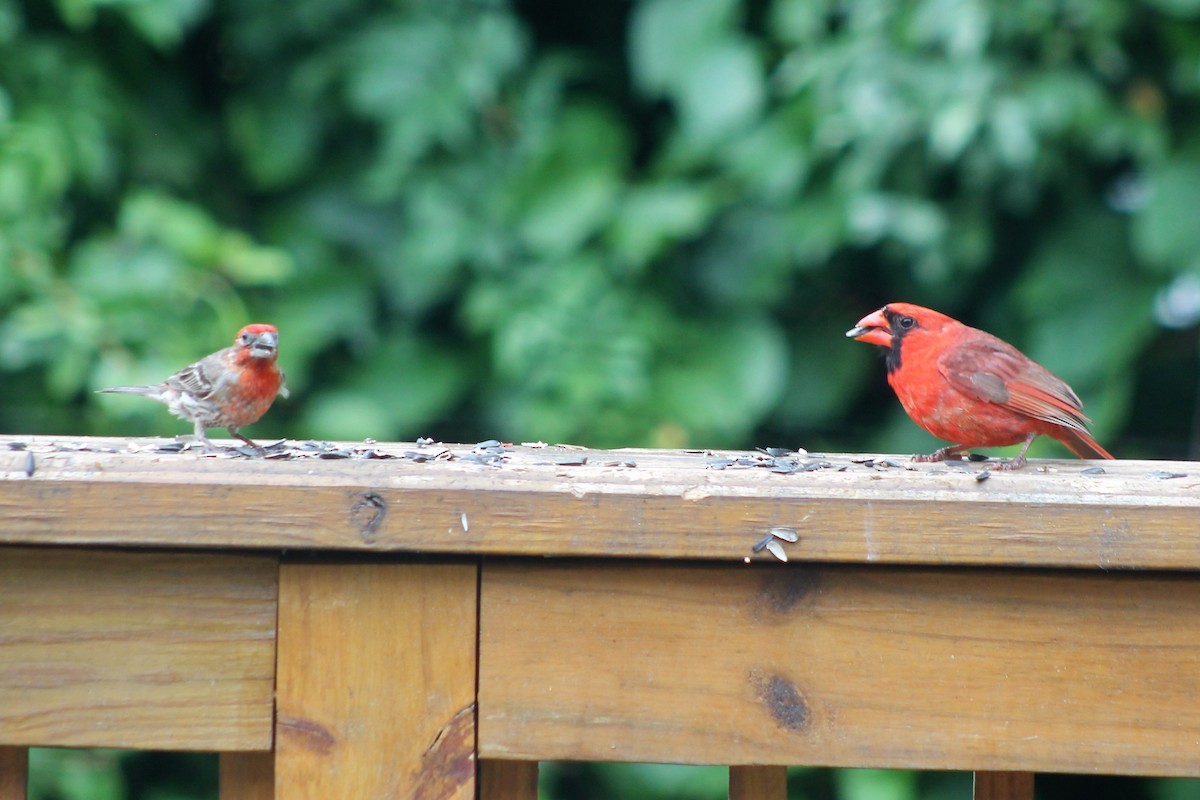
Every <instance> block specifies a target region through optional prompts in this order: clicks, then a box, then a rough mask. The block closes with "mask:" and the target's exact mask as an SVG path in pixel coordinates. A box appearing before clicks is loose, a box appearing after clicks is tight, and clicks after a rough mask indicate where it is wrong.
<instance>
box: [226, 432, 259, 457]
mask: <svg viewBox="0 0 1200 800" xmlns="http://www.w3.org/2000/svg"><path fill="white" fill-rule="evenodd" d="M226 430H228V431H229V435H230V436H232V437H234V438H235V439H241V440H242V441H243V442H245V443H246V444H248V445H250V447H252V448H253V449H254V452H256V453H258V454H259V455H260V456H265V455H266V454H267V451H266V450H264V449H262V448H261V447H260V446H259V445H258V444H257V443H256V442H255V441H254V440H252V439H247V438H246V437H245V436H242V435H241V434H240V433H238V429H237V428H227V429H226Z"/></svg>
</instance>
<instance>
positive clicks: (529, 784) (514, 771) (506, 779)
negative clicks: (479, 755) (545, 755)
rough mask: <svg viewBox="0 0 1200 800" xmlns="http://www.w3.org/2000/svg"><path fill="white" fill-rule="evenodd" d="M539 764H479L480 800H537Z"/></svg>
mask: <svg viewBox="0 0 1200 800" xmlns="http://www.w3.org/2000/svg"><path fill="white" fill-rule="evenodd" d="M537 796H538V762H536V761H497V760H496V759H494V758H489V759H484V760H482V761H480V762H479V800H537Z"/></svg>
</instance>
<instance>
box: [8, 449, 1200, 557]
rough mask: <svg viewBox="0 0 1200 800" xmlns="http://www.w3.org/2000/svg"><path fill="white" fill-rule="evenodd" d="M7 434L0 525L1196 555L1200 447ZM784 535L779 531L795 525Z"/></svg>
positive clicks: (186, 541)
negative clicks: (984, 457)
mask: <svg viewBox="0 0 1200 800" xmlns="http://www.w3.org/2000/svg"><path fill="white" fill-rule="evenodd" d="M172 447H177V445H174V443H173V442H172V441H171V440H162V439H133V440H130V439H103V438H76V437H44V436H39V437H27V436H26V437H15V436H9V437H0V473H2V475H3V480H0V520H3V524H2V525H0V542H2V543H18V544H58V545H62V544H79V545H83V544H88V545H120V546H152V547H170V548H175V547H179V548H207V547H221V548H260V549H279V548H312V549H332V550H349V551H373V552H381V551H401V552H417V553H441V554H472V555H478V554H497V555H523V556H575V557H610V556H611V557H640V558H671V559H716V560H737V561H742V560H744V559H746V558H750V559H751V560H773V559H774V558H775V556H773V555H772V554H771V550H770V549H761V550H759V551H757V552H755V551H754V546H755V545H756V543H760V542H762V541H763V539H764V537H766V536H768V535H769V534H770V532H771V531H772V529H775V528H784V529H790V530H791V531H794V533H795V536H796V538H797V541H795V542H794V543H793V542H789V541H786V538H781V539H777V543H778V546H779V547H782V549H783V552H784V553H785V554H786V555H787V556H788V557H790V558H792V559H797V560H804V561H838V562H858V563H863V562H879V563H891V564H934V565H936V564H957V565H994V566H1019V567H1025V566H1034V567H1071V568H1080V569H1135V568H1136V569H1186V570H1193V569H1200V463H1195V462H1164V461H1112V462H1082V461H1075V460H1035V461H1033V462H1032V463H1031V465H1030V466H1028V467H1026V468H1025V469H1023V470H1020V471H1017V472H990V473H988V474H987V475H986V476H985V479H983V480H980V477H981V474H982V472H983V470H984V469H986V467H987V464H986V462H982V463H969V464H950V465H947V464H911V463H909V462H908V460H907V458H904V457H900V456H891V457H887V456H871V455H847V454H807V455H797V454H784V455H779V456H769V455H767V454H765V453H761V452H755V451H750V452H746V451H716V452H714V451H663V450H610V451H597V450H583V449H578V448H569V447H565V446H555V445H550V446H544V447H529V446H522V445H514V446H510V447H495V446H493V447H476V446H474V445H442V444H430V445H425V446H422V447H419V446H418V445H416V444H411V443H378V444H376V443H345V444H333V445H329V444H324V445H321V444H314V443H302V442H287V443H283V444H279V445H276V446H275V447H273V448H271V449H270V452H269V457H268V458H261V457H259V458H246V457H240V456H239V457H231V456H230V455H229V454H219V455H216V456H206V455H203V454H201V453H200V452H199V451H189V450H185V451H184V452H170V450H171V449H172ZM784 536H785V537H787V533H786V531H785V532H784Z"/></svg>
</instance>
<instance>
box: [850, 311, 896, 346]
mask: <svg viewBox="0 0 1200 800" xmlns="http://www.w3.org/2000/svg"><path fill="white" fill-rule="evenodd" d="M846 336H847V337H849V338H851V339H857V340H858V341H860V342H866V343H867V344H877V345H879V346H880V347H891V346H892V326H891V324H890V323H888V321H887V317H885V316H884V315H883V309H880V310H878V311H872V312H871V313H870V314H867V315H866V316H865V317H863V318H862V319H860V320H859V321H858V324H857V325H855V326H854V327H853V328H851V329H850V330H848V331H846Z"/></svg>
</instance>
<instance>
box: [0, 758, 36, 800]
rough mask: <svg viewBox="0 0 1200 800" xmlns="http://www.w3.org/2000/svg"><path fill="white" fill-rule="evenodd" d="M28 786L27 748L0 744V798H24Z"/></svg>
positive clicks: (0, 799) (4, 799)
mask: <svg viewBox="0 0 1200 800" xmlns="http://www.w3.org/2000/svg"><path fill="white" fill-rule="evenodd" d="M28 788H29V748H27V747H4V746H0V800H25V795H26V792H27V791H28Z"/></svg>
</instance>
